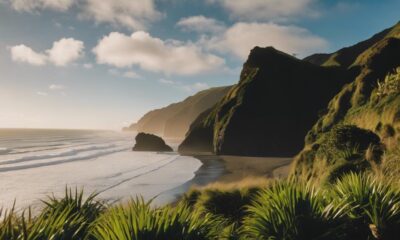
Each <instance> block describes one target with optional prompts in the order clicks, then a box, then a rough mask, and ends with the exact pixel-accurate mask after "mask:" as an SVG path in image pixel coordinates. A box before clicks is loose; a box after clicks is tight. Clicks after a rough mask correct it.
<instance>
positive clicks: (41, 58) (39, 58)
mask: <svg viewBox="0 0 400 240" xmlns="http://www.w3.org/2000/svg"><path fill="white" fill-rule="evenodd" d="M10 51H11V58H12V60H13V61H14V62H24V63H29V64H32V65H35V66H42V65H45V64H46V60H47V56H46V55H45V54H41V53H37V52H35V51H34V50H32V48H30V47H27V46H25V45H23V44H21V45H17V46H14V47H11V48H10Z"/></svg>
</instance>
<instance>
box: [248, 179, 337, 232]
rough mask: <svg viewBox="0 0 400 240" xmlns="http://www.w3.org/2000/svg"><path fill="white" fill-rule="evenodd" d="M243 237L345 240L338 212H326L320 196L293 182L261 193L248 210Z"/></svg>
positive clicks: (280, 184) (312, 190)
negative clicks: (343, 239)
mask: <svg viewBox="0 0 400 240" xmlns="http://www.w3.org/2000/svg"><path fill="white" fill-rule="evenodd" d="M249 213H250V215H249V216H248V217H247V218H246V220H245V226H244V230H243V232H244V234H245V235H246V236H247V237H248V239H271V240H272V239H282V240H285V239H287V240H289V239H342V238H343V232H342V231H340V230H339V229H340V227H341V226H342V225H341V223H340V221H339V218H340V211H337V210H336V209H335V208H330V209H328V210H324V201H323V197H322V196H321V194H320V192H319V191H317V190H316V189H315V188H313V187H311V186H309V185H307V186H304V185H300V184H297V183H295V182H294V181H287V182H281V183H277V184H275V185H274V186H272V187H271V188H267V189H265V190H264V191H262V192H261V193H260V194H259V195H258V197H257V198H256V200H255V201H254V203H253V204H252V205H251V206H250V207H249Z"/></svg>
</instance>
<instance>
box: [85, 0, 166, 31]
mask: <svg viewBox="0 0 400 240" xmlns="http://www.w3.org/2000/svg"><path fill="white" fill-rule="evenodd" d="M81 16H82V17H84V18H89V19H94V20H95V21H96V22H98V23H111V24H115V25H122V26H124V27H128V28H130V29H133V30H142V29H146V27H147V25H148V24H149V23H151V22H153V21H155V20H158V19H160V18H161V17H162V14H161V13H160V12H159V11H157V9H156V7H155V3H154V0H140V1H138V0H101V1H99V0H85V3H84V7H83V13H82V14H81Z"/></svg>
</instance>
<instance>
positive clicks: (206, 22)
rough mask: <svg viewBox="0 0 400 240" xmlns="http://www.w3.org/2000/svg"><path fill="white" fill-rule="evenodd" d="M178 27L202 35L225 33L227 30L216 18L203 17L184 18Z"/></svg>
mask: <svg viewBox="0 0 400 240" xmlns="http://www.w3.org/2000/svg"><path fill="white" fill-rule="evenodd" d="M176 25H177V26H179V27H181V28H182V29H183V30H186V31H194V32H200V33H204V32H211V33H214V32H220V31H223V30H224V29H225V25H224V24H223V23H222V22H220V21H218V20H216V19H214V18H207V17H205V16H202V15H200V16H191V17H187V18H182V19H181V20H179V22H178V23H177V24H176Z"/></svg>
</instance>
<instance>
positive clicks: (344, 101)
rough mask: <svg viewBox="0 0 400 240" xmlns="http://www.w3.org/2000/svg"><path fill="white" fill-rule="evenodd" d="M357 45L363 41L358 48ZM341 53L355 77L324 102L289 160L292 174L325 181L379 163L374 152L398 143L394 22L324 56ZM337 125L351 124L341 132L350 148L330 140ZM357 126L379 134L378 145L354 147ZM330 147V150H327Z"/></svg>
mask: <svg viewBox="0 0 400 240" xmlns="http://www.w3.org/2000/svg"><path fill="white" fill-rule="evenodd" d="M367 43H368V44H367ZM360 46H364V47H363V51H362V52H360V49H361V48H360ZM365 47H366V48H365ZM344 52H346V55H347V56H352V57H351V58H347V59H352V60H353V62H347V63H346V64H344V66H345V67H347V69H348V71H355V72H357V76H356V77H355V78H354V81H352V82H351V83H350V84H348V85H346V86H345V87H344V88H343V89H342V90H341V91H340V92H339V93H338V94H337V95H336V96H335V97H334V98H333V99H332V100H331V101H330V103H329V105H328V107H327V110H326V111H325V114H324V115H322V116H321V117H320V119H319V120H318V121H317V122H316V124H315V125H314V126H313V127H312V129H311V130H310V131H309V133H308V134H307V137H306V146H305V148H304V149H303V151H302V152H301V153H300V154H299V155H298V156H297V157H296V159H295V162H294V165H293V169H292V174H294V175H296V176H301V177H303V178H306V179H314V180H317V181H330V180H332V179H334V177H338V176H340V175H341V174H344V173H345V172H347V171H356V170H360V166H366V167H367V168H371V167H372V166H375V165H377V166H380V165H382V164H383V165H382V166H380V167H384V164H385V163H384V161H383V158H382V156H381V154H380V153H379V152H382V151H386V155H388V154H390V152H391V151H395V150H396V149H398V148H399V144H398V136H400V133H399V130H400V128H399V127H400V122H399V121H400V72H395V73H393V71H394V70H395V69H396V68H398V67H399V66H400V23H399V24H397V25H395V26H394V27H392V28H390V29H387V30H385V31H383V32H381V33H379V34H377V35H375V36H374V37H372V38H371V39H369V40H367V41H364V42H362V43H360V44H357V45H354V46H352V47H349V48H346V50H345V51H344V50H340V51H338V52H337V53H334V54H332V55H331V57H330V59H331V60H332V59H333V56H336V57H337V56H340V55H342V56H343V54H344ZM314 57H315V56H314ZM335 59H338V58H335ZM308 60H310V58H308ZM336 62H338V61H336ZM326 63H327V62H323V63H322V64H323V65H326ZM338 129H352V130H351V131H349V132H347V133H346V136H347V139H351V141H350V142H348V144H347V145H348V146H352V147H347V148H346V149H343V151H342V150H341V149H338V148H337V146H336V145H335V144H333V143H332V138H333V139H335V138H336V137H337V136H339V135H340V134H339V135H337V134H336V133H337V131H338ZM361 130H362V131H370V132H371V133H373V134H375V135H376V136H379V137H380V141H381V143H380V144H379V145H380V146H377V144H376V143H375V144H373V145H371V146H366V147H367V148H365V147H364V148H363V147H360V145H361V142H363V141H364V140H365V138H362V137H359V136H360V135H359V134H358V132H360V131H361ZM332 150H334V151H335V152H336V154H335V155H331V154H330V152H332ZM382 161H383V162H382ZM398 164H400V162H398ZM398 164H397V165H398Z"/></svg>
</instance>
